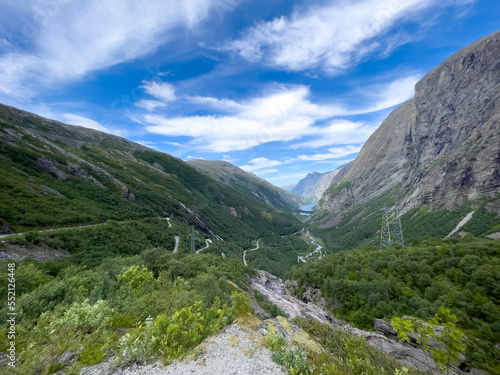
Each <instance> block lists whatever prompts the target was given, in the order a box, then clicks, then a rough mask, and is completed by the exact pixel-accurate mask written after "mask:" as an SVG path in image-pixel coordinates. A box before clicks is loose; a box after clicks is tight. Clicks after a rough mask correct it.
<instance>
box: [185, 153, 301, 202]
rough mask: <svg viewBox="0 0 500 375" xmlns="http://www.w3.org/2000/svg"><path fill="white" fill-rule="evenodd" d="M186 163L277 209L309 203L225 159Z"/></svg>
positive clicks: (197, 160)
mask: <svg viewBox="0 0 500 375" xmlns="http://www.w3.org/2000/svg"><path fill="white" fill-rule="evenodd" d="M187 163H188V164H189V165H190V166H192V167H194V168H195V169H197V170H198V171H199V172H201V173H204V174H206V175H207V176H209V177H211V178H214V179H216V180H218V181H220V182H222V183H223V184H225V185H228V186H231V187H234V188H237V189H240V190H242V191H244V192H246V193H248V194H251V195H252V196H254V197H255V198H257V199H259V200H261V201H263V202H265V203H267V204H269V205H270V206H272V207H274V208H275V209H277V210H285V211H297V210H298V208H299V206H301V205H303V204H307V203H309V202H308V200H307V199H305V198H304V197H301V196H300V195H296V194H292V193H291V192H288V191H286V190H284V189H281V188H279V187H277V186H274V185H273V184H271V183H269V182H267V181H266V180H264V179H262V178H259V177H257V176H256V175H254V174H253V173H250V172H247V171H244V170H243V169H241V168H238V167H236V166H234V165H232V164H231V163H228V162H226V161H222V160H202V159H195V160H190V161H188V162H187Z"/></svg>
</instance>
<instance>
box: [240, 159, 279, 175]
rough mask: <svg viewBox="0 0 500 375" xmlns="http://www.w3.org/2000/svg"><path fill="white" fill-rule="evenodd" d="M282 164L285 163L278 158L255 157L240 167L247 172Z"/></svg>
mask: <svg viewBox="0 0 500 375" xmlns="http://www.w3.org/2000/svg"><path fill="white" fill-rule="evenodd" d="M281 164H283V163H281V162H280V161H278V160H269V159H267V158H255V159H252V160H250V161H249V162H248V164H247V165H242V166H240V168H241V169H243V170H245V171H247V172H254V171H258V170H259V169H263V168H269V167H274V166H277V165H281ZM261 173H263V172H261Z"/></svg>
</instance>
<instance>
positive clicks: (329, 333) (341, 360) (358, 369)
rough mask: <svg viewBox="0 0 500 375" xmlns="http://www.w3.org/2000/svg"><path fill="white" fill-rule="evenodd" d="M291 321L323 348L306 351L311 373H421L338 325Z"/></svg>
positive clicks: (381, 374) (415, 374)
mask: <svg viewBox="0 0 500 375" xmlns="http://www.w3.org/2000/svg"><path fill="white" fill-rule="evenodd" d="M294 322H295V323H296V324H297V325H298V326H299V327H301V328H302V329H303V330H304V331H306V332H307V333H308V334H309V335H310V336H311V337H312V338H314V339H315V340H316V341H317V342H318V343H319V344H320V345H321V346H322V347H323V348H324V351H321V352H312V351H309V352H308V353H307V355H308V357H309V358H310V362H311V363H312V365H313V368H314V370H313V373H314V374H318V375H319V374H324V375H362V374H363V375H364V374H366V375H394V374H395V373H396V374H411V375H417V374H422V375H423V373H422V372H420V371H418V370H415V369H413V368H412V369H410V370H408V369H406V370H405V368H401V365H400V364H399V363H398V362H397V361H396V360H395V359H393V358H392V357H391V356H389V355H388V354H386V353H383V352H381V351H379V350H377V349H375V348H374V347H372V346H370V345H368V344H367V343H366V342H365V341H364V340H360V339H358V338H356V337H354V336H352V335H351V334H349V333H347V332H344V331H342V330H340V329H335V328H332V327H330V326H329V325H327V324H324V323H320V322H318V321H316V320H314V319H311V318H295V319H294ZM405 371H406V372H405Z"/></svg>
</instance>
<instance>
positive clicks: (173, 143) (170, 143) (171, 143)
mask: <svg viewBox="0 0 500 375" xmlns="http://www.w3.org/2000/svg"><path fill="white" fill-rule="evenodd" d="M162 143H165V144H166V145H171V146H175V147H185V146H186V145H183V144H182V143H178V142H168V141H165V142H162Z"/></svg>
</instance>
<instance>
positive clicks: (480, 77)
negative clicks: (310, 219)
mask: <svg viewBox="0 0 500 375" xmlns="http://www.w3.org/2000/svg"><path fill="white" fill-rule="evenodd" d="M345 180H346V181H349V182H350V183H351V184H350V186H348V187H345V188H344V189H342V190H341V191H340V192H336V193H335V194H334V195H331V194H325V195H324V196H323V197H322V199H321V200H320V202H319V204H318V209H319V210H324V211H327V212H335V213H337V214H338V213H339V212H343V211H346V210H348V209H349V207H350V206H351V205H353V204H359V203H361V204H362V203H364V202H368V201H370V200H371V199H373V198H376V197H377V196H380V195H381V194H383V193H384V192H386V191H387V190H389V189H391V188H393V187H394V186H396V185H397V184H400V186H401V189H400V195H399V205H401V206H402V207H403V210H404V211H406V210H408V209H411V208H414V207H418V206H420V205H425V204H427V205H431V204H432V205H433V208H434V209H437V208H439V209H454V208H456V207H458V206H460V205H462V204H464V203H465V202H467V201H469V200H474V199H478V198H483V197H494V196H495V194H498V193H497V192H496V190H498V189H495V188H498V187H500V32H496V33H494V34H491V35H489V36H487V37H485V38H483V39H480V40H479V41H477V42H475V43H474V44H472V45H470V46H468V47H466V48H464V49H462V50H461V51H459V52H457V53H456V54H454V55H453V56H451V57H450V58H448V59H447V60H446V61H445V62H443V63H442V64H441V65H439V66H438V67H437V68H435V69H434V70H432V71H431V72H429V73H428V74H427V75H426V76H425V77H423V78H422V79H421V80H420V81H419V82H418V83H417V85H416V87H415V97H414V99H411V100H409V101H407V102H406V103H404V104H402V105H400V106H399V107H398V108H396V109H395V110H394V111H393V112H392V113H391V114H390V115H389V117H387V119H386V120H385V121H384V122H383V123H382V124H381V125H380V127H379V128H378V129H377V130H376V131H375V132H374V133H373V134H372V136H371V137H370V138H369V139H368V141H367V142H366V143H365V145H364V146H363V148H362V149H361V151H360V153H359V155H358V157H357V158H356V160H355V161H354V163H353V165H352V168H351V169H350V171H349V172H348V173H347V174H346V175H345ZM488 209H489V210H491V212H495V211H497V210H499V207H496V206H495V207H489V208H488Z"/></svg>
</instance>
